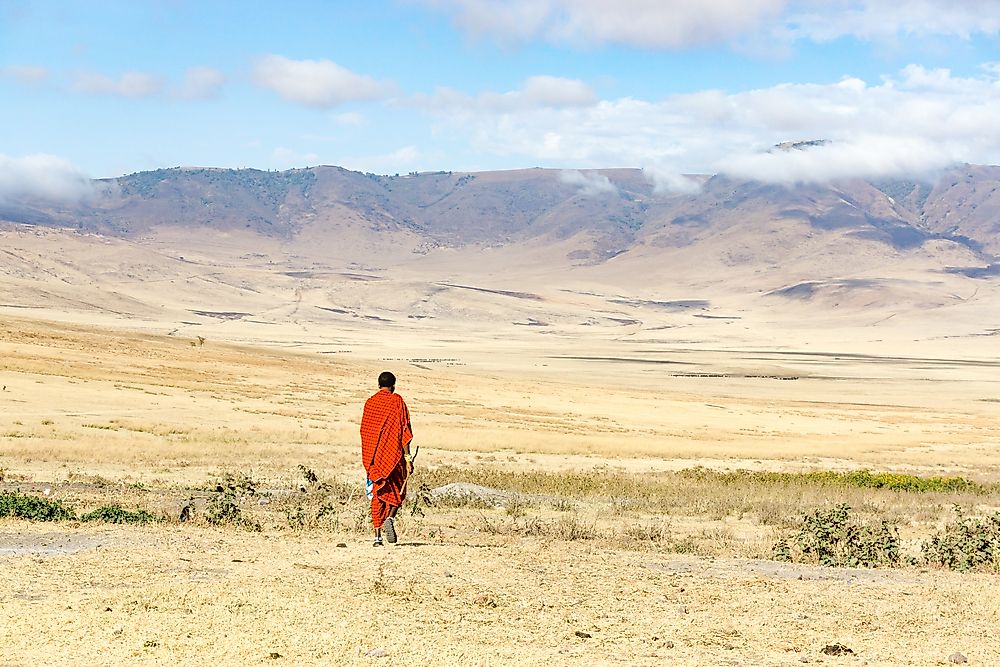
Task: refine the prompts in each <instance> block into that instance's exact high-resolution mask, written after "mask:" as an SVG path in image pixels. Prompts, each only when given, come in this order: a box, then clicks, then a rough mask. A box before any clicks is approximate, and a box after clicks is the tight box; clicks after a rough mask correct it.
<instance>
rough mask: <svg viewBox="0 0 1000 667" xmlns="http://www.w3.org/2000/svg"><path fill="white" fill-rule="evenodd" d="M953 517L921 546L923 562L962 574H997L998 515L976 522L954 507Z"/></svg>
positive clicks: (999, 557)
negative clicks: (970, 571)
mask: <svg viewBox="0 0 1000 667" xmlns="http://www.w3.org/2000/svg"><path fill="white" fill-rule="evenodd" d="M955 514H956V516H955V520H954V521H952V522H951V523H949V524H948V525H946V526H945V527H944V529H943V530H941V531H940V532H938V533H937V534H936V535H934V536H933V537H931V538H930V539H929V540H927V541H925V542H924V543H923V544H922V545H921V548H920V552H921V555H922V556H923V559H924V561H925V562H926V563H928V564H930V565H941V566H944V567H947V568H949V569H952V570H961V571H963V572H964V571H967V570H977V569H988V570H993V571H1000V512H997V513H996V514H994V515H993V516H988V517H983V518H981V519H975V518H972V517H967V516H965V515H964V514H963V513H962V511H961V509H960V508H958V507H956V508H955Z"/></svg>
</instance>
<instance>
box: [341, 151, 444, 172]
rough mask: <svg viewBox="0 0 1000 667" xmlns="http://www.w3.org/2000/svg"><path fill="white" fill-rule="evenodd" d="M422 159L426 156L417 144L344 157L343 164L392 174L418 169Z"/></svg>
mask: <svg viewBox="0 0 1000 667" xmlns="http://www.w3.org/2000/svg"><path fill="white" fill-rule="evenodd" d="M422 159H424V156H423V155H422V154H421V152H420V150H419V149H418V148H417V147H416V146H402V147H400V148H398V149H396V150H394V151H392V152H389V153H385V154H382V155H364V156H358V157H347V158H344V159H343V165H344V167H346V168H347V169H354V170H356V171H370V172H373V173H376V174H391V173H404V172H409V171H417V170H418V169H419V166H420V165H419V163H420V160H422Z"/></svg>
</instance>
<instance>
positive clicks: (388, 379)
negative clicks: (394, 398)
mask: <svg viewBox="0 0 1000 667" xmlns="http://www.w3.org/2000/svg"><path fill="white" fill-rule="evenodd" d="M395 386H396V376H395V375H393V374H392V373H390V372H389V371H383V372H381V373H379V376H378V388H379V389H381V388H382V387H388V388H389V389H392V388H393V387H395Z"/></svg>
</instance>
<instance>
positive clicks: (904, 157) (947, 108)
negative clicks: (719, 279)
mask: <svg viewBox="0 0 1000 667" xmlns="http://www.w3.org/2000/svg"><path fill="white" fill-rule="evenodd" d="M497 108H498V107H497V106H496V105H493V106H490V107H489V109H488V111H487V110H484V109H483V106H482V105H480V106H479V107H474V108H472V109H470V108H469V106H468V105H464V106H463V105H456V106H455V107H452V108H451V109H450V111H449V109H448V108H447V107H439V108H438V109H437V111H436V113H438V114H445V115H446V116H448V118H449V123H450V127H451V130H452V131H453V132H458V133H462V134H463V135H465V136H467V137H468V138H469V141H470V143H471V144H472V145H473V146H474V147H475V148H476V149H477V150H479V151H484V152H489V153H493V154H498V155H509V156H522V160H523V161H524V162H525V163H528V164H537V163H538V162H540V161H542V162H548V163H556V164H559V163H562V164H569V165H573V166H579V167H587V168H600V167H605V166H607V165H608V164H626V165H640V166H643V167H644V168H647V169H648V170H649V172H650V173H654V174H659V175H660V176H659V177H658V178H659V180H657V181H656V182H657V183H666V181H665V180H664V177H663V175H664V174H673V175H674V177H672V178H674V181H673V185H672V186H669V187H668V186H666V185H664V187H668V189H670V187H680V188H681V189H682V190H685V189H687V188H689V187H690V184H689V183H686V182H685V181H683V180H676V175H677V174H682V173H717V172H726V171H731V172H734V173H739V174H740V175H746V176H749V175H751V174H756V175H757V176H756V177H757V178H760V179H764V180H775V181H777V182H788V181H789V180H790V179H792V180H798V181H801V182H826V181H829V180H836V179H840V178H850V177H854V176H862V177H868V178H874V177H878V176H898V175H903V174H910V175H921V174H925V173H926V172H928V171H932V170H934V169H938V168H941V167H944V166H947V165H949V164H952V163H955V162H970V163H982V164H990V163H996V162H997V161H1000V128H998V126H997V125H996V122H995V119H996V118H998V117H1000V70H998V68H996V67H984V68H982V70H981V73H980V74H979V75H977V76H973V77H958V76H955V75H953V74H952V73H951V72H950V71H948V70H946V69H927V68H923V67H920V66H916V65H911V66H908V67H906V68H904V69H903V70H902V71H900V72H899V73H898V74H897V75H896V76H894V77H884V78H883V80H882V81H881V82H879V83H878V84H877V85H869V83H867V82H865V81H862V80H860V79H858V78H850V77H848V78H844V79H842V80H840V81H835V82H832V83H826V84H782V85H777V86H772V87H769V88H760V89H755V90H748V91H743V92H735V93H725V92H721V91H712V90H707V91H702V92H697V93H691V94H682V95H674V96H670V97H667V98H665V99H662V100H658V101H648V100H640V99H635V98H628V97H626V98H620V99H614V100H604V101H600V102H597V103H595V104H591V105H587V106H571V107H562V108H551V107H544V106H542V107H531V106H520V107H518V106H514V105H509V106H508V107H507V108H506V109H505V110H503V111H497ZM817 138H824V139H830V140H832V142H833V143H831V144H830V145H829V146H825V147H823V148H822V149H821V150H818V151H809V152H806V153H801V152H800V153H797V154H786V155H769V154H767V150H768V149H769V148H770V147H771V146H773V145H775V144H778V143H780V142H784V141H789V140H793V141H795V140H808V139H817Z"/></svg>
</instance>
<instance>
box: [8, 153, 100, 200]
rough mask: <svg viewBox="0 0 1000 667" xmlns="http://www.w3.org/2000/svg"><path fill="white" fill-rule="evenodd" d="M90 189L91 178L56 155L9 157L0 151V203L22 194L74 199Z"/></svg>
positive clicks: (91, 188) (85, 193)
mask: <svg viewBox="0 0 1000 667" xmlns="http://www.w3.org/2000/svg"><path fill="white" fill-rule="evenodd" d="M92 192H93V184H92V182H91V180H90V178H89V177H88V176H87V175H86V174H85V173H83V171H82V170H80V169H79V168H77V167H76V166H75V165H73V164H72V163H71V162H69V161H68V160H65V159H63V158H61V157H57V156H55V155H45V154H36V155H25V156H22V157H10V156H7V155H3V154H0V203H2V202H5V201H9V200H11V199H17V198H21V197H31V198H41V199H46V200H48V201H53V202H74V201H79V200H81V199H84V198H85V197H87V196H89V195H90V194H91V193H92Z"/></svg>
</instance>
